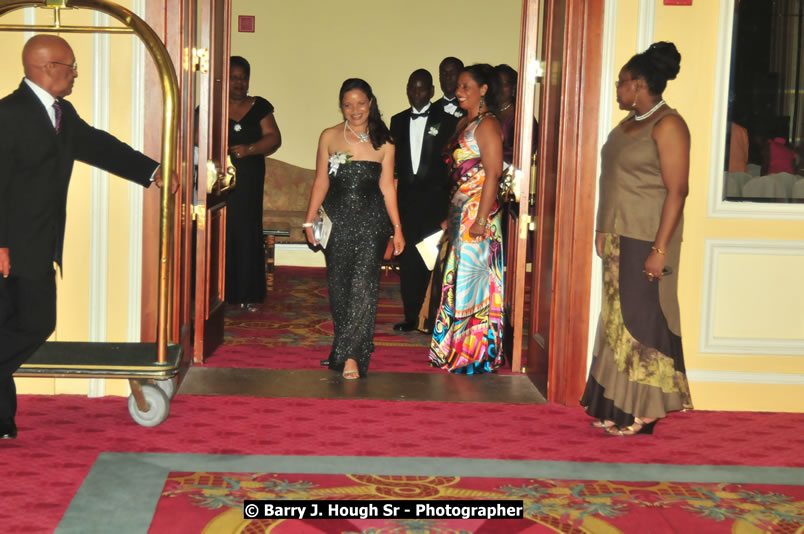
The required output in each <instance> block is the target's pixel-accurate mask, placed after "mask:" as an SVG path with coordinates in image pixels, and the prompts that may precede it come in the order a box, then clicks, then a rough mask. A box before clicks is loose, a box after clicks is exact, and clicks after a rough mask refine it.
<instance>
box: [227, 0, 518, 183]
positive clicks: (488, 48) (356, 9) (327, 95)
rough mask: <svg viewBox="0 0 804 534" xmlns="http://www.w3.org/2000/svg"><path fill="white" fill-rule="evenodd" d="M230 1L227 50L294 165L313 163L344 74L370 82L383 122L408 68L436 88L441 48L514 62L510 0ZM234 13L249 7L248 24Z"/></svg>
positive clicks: (514, 4)
mask: <svg viewBox="0 0 804 534" xmlns="http://www.w3.org/2000/svg"><path fill="white" fill-rule="evenodd" d="M232 3H233V6H232V54H234V55H241V56H243V57H245V58H246V59H247V60H249V62H250V63H251V90H250V94H252V95H259V96H262V97H265V98H267V99H268V100H270V101H271V103H272V104H274V106H275V107H276V120H277V123H278V124H279V127H280V129H281V131H282V138H283V140H282V148H280V149H279V151H278V152H277V154H276V157H277V158H279V159H282V160H284V161H288V162H290V163H293V164H294V165H300V166H303V167H307V168H313V167H314V166H315V152H316V146H317V143H318V135H319V134H320V133H321V130H323V129H324V128H326V127H329V126H332V125H333V124H335V123H337V122H339V121H341V120H343V119H342V117H341V115H340V113H339V110H338V90H339V89H340V86H341V83H342V82H343V80H345V79H346V78H349V77H359V78H364V79H365V80H366V81H368V82H369V83H370V84H371V86H372V88H373V89H374V92H375V95H376V97H377V101H378V104H379V106H380V111H381V112H382V114H383V118H384V119H385V121H386V123H387V122H389V121H390V119H391V116H392V115H394V114H395V113H397V112H399V111H402V110H403V109H406V108H407V107H408V102H407V97H406V95H405V85H406V83H407V79H408V76H409V75H410V73H411V72H412V71H413V70H415V69H417V68H420V67H423V68H426V69H428V70H429V71H430V72H431V73H432V74H433V76H434V78H435V87H436V97H438V96H440V95H441V91H440V90H439V88H438V64H439V62H440V61H441V59H443V58H444V57H445V56H456V57H459V58H461V59H462V60H463V61H464V63H466V64H470V63H476V62H486V63H491V64H498V63H508V64H510V65H511V66H513V67H514V68H516V69H518V61H519V60H518V58H519V30H520V15H521V8H522V4H521V2H520V1H519V0H500V1H499V2H494V3H489V2H487V1H486V0H464V1H461V2H459V1H457V0H449V1H447V0H442V1H439V2H432V1H427V0H406V1H404V2H395V1H391V0H351V1H347V2H321V1H320V0H294V1H293V2H281V1H278V0H233V2H232ZM238 15H255V16H256V32H255V33H238V32H237V17H238ZM467 21H468V22H467Z"/></svg>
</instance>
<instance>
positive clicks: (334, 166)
mask: <svg viewBox="0 0 804 534" xmlns="http://www.w3.org/2000/svg"><path fill="white" fill-rule="evenodd" d="M350 159H352V156H351V154H349V153H347V152H335V153H334V154H332V155H331V156H330V157H329V174H330V175H331V176H335V174H337V172H338V167H340V166H341V165H343V164H344V163H348V162H349V160H350Z"/></svg>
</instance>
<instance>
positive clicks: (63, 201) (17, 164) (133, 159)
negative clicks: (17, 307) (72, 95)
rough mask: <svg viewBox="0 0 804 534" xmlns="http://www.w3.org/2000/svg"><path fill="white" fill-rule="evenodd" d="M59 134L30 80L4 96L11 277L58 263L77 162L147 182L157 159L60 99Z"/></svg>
mask: <svg viewBox="0 0 804 534" xmlns="http://www.w3.org/2000/svg"><path fill="white" fill-rule="evenodd" d="M59 104H60V105H61V109H62V118H61V125H60V126H61V127H60V131H59V133H58V135H57V134H56V131H55V129H54V128H53V124H52V123H51V122H50V118H49V117H48V114H47V111H45V108H44V106H43V105H42V102H41V101H40V100H39V98H37V96H36V94H34V92H33V91H32V90H31V88H30V87H29V86H28V84H27V83H25V81H23V82H22V83H21V84H20V86H19V88H18V89H17V90H16V91H14V92H13V93H11V94H10V95H8V96H7V97H5V98H3V99H2V100H0V248H8V249H9V256H10V260H11V274H13V275H15V276H22V277H36V276H42V275H43V274H47V273H49V272H52V270H53V262H54V261H56V262H57V263H58V264H59V265H61V260H62V250H63V247H64V225H65V219H66V211H67V188H68V186H69V184H70V175H71V174H72V170H73V162H74V161H75V160H78V161H83V162H85V163H88V164H89V165H93V166H95V167H99V168H101V169H103V170H105V171H108V172H110V173H113V174H116V175H118V176H122V177H124V178H126V179H128V180H131V181H133V182H136V183H138V184H141V185H143V186H145V187H147V186H148V185H150V179H151V175H152V174H153V171H154V170H155V169H156V167H157V166H158V164H157V163H156V162H155V161H153V160H152V159H150V158H148V157H147V156H144V155H143V154H141V153H139V152H137V151H136V150H134V149H133V148H131V147H130V146H128V145H126V144H125V143H123V142H121V141H118V140H117V139H115V138H114V137H112V136H111V135H110V134H108V133H106V132H103V131H101V130H96V129H95V128H93V127H91V126H90V125H88V124H87V123H86V122H84V121H83V120H82V119H81V117H79V116H78V113H76V111H75V108H74V107H73V106H72V104H70V103H69V102H67V101H66V100H62V99H59Z"/></svg>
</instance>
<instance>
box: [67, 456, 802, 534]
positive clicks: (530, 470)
mask: <svg viewBox="0 0 804 534" xmlns="http://www.w3.org/2000/svg"><path fill="white" fill-rule="evenodd" d="M373 473H383V474H379V475H378V474H373ZM389 473H392V474H389ZM801 474H802V470H801V469H777V468H762V467H734V466H677V465H676V466H674V465H651V464H604V463H585V462H551V461H510V460H480V459H461V458H425V457H418V458H415V457H396V458H378V457H354V456H352V457H336V456H260V455H246V456H243V455H204V454H115V453H103V454H101V455H100V456H99V457H98V459H97V460H96V462H95V464H94V465H93V467H92V469H91V471H90V472H89V474H88V475H87V477H86V479H85V480H84V482H83V483H82V485H81V488H80V489H79V491H78V492H77V494H76V496H75V498H74V499H73V500H72V502H71V504H70V507H69V509H68V510H67V512H66V513H65V514H64V517H63V518H62V520H61V522H60V523H59V526H58V527H57V528H56V530H55V532H56V534H73V533H80V534H93V533H104V534H105V533H108V532H115V533H117V534H123V533H137V532H142V533H144V532H151V533H154V534H162V533H171V534H174V533H191V532H192V533H200V532H209V533H215V534H228V533H230V532H231V533H264V532H271V533H284V532H293V533H323V532H327V533H328V532H338V533H344V532H346V533H366V534H369V533H372V534H379V533H407V532H411V533H422V534H423V533H427V532H436V533H440V532H449V533H460V532H465V533H472V532H475V533H498V532H505V533H509V532H512V533H513V532H533V533H536V532H567V533H579V534H580V533H594V534H608V533H611V534H614V533H643V532H649V533H659V534H663V533H671V532H695V533H703V532H713V533H717V532H732V533H735V534H748V533H758V532H769V533H779V534H781V533H786V532H799V531H800V529H802V528H804V478H802V476H801ZM657 480H659V482H657ZM661 480H666V482H661ZM122 481H125V483H121V482H122ZM246 500H254V501H258V503H257V504H258V508H257V509H256V510H257V511H259V510H260V509H263V510H264V504H265V503H266V501H276V502H274V504H275V505H280V506H281V505H282V504H283V503H284V504H289V505H291V506H296V507H298V506H306V507H307V508H308V510H311V509H314V508H313V505H315V504H318V505H319V508H316V509H315V510H319V513H321V514H322V515H324V514H332V515H331V516H329V518H328V519H325V520H315V521H309V520H298V519H292V520H281V521H280V520H278V519H280V518H277V517H275V516H274V517H271V518H270V520H268V521H266V519H267V518H266V517H258V518H257V519H256V520H253V519H246V518H245V517H244V510H249V512H248V513H249V514H250V515H253V512H254V510H255V509H254V508H253V507H251V506H250V507H244V504H245V501H246ZM517 501H521V506H522V510H521V514H522V516H521V517H519V514H518V513H515V514H513V517H511V516H509V518H507V519H487V518H486V517H485V516H486V515H488V514H485V515H484V514H479V513H478V509H479V507H480V506H482V505H484V504H485V506H486V507H491V506H494V507H502V508H508V509H509V511H510V507H511V506H514V507H516V506H519V505H520V503H519V502H517ZM388 503H391V504H392V505H394V506H398V507H399V509H400V511H401V513H400V511H394V512H392V513H390V514H389V515H388V516H385V515H384V514H387V511H386V506H385V504H388ZM249 504H252V503H251V502H249ZM330 504H336V505H338V506H339V510H338V511H336V512H335V513H333V512H332V511H330V510H328V508H329V505H330ZM371 504H375V505H376V506H377V507H378V509H380V508H381V509H382V510H383V513H382V514H380V513H379V511H378V510H376V511H374V513H373V515H367V514H365V513H361V510H363V511H364V512H366V511H368V512H370V511H371V510H366V508H361V505H363V506H365V507H367V506H369V505H371ZM416 505H420V506H423V507H427V505H430V510H429V511H428V510H427V509H425V510H421V511H415V513H412V512H413V511H414V510H415V506H416ZM448 505H449V506H450V507H451V508H450V509H449V510H451V511H449V510H447V509H446V507H447V506H448ZM324 506H326V508H323V507H324ZM487 509H488V508H487ZM456 510H457V512H458V514H460V515H459V516H458V515H456ZM514 512H519V511H518V510H514ZM472 513H474V514H475V517H474V518H472V519H463V517H464V514H466V517H469V514H472ZM403 516H404V517H403ZM410 516H412V517H410Z"/></svg>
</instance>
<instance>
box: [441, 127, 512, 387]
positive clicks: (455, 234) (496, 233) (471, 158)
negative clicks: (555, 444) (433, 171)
mask: <svg viewBox="0 0 804 534" xmlns="http://www.w3.org/2000/svg"><path fill="white" fill-rule="evenodd" d="M482 120H483V117H482V116H481V117H479V118H478V119H476V120H475V121H474V122H472V123H470V124H469V125H468V126H467V127H466V129H465V130H464V131H463V133H462V134H460V136H459V138H458V140H457V143H456V146H455V149H454V150H453V151H452V158H453V176H454V178H455V184H454V187H455V188H456V190H455V193H454V194H453V195H452V200H451V202H450V208H449V215H448V218H447V224H448V227H447V232H448V235H449V240H450V247H451V250H450V251H449V254H448V255H447V259H446V264H445V266H444V282H443V285H442V289H441V306H440V309H439V312H438V315H437V316H436V319H435V326H434V328H433V339H432V341H431V342H430V360H431V361H432V362H433V363H434V364H435V365H438V366H439V367H441V368H442V369H445V370H447V371H450V372H454V373H464V374H477V373H485V372H491V371H493V370H494V369H496V368H498V367H499V366H500V365H502V363H503V351H502V338H503V248H502V233H501V217H500V209H499V205H497V203H496V202H495V204H494V206H493V208H492V211H491V213H489V217H488V219H489V222H488V226H487V228H488V233H489V236H488V237H487V238H485V239H482V240H480V241H475V239H474V238H473V237H471V236H470V235H469V228H470V227H471V226H472V224H473V223H474V221H475V218H476V217H477V208H478V206H479V204H480V193H481V191H482V189H483V183H484V182H485V180H486V173H485V171H484V170H483V166H482V164H481V161H480V149H479V147H478V145H477V141H476V140H475V130H477V127H478V125H479V124H480V122H481V121H482Z"/></svg>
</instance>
